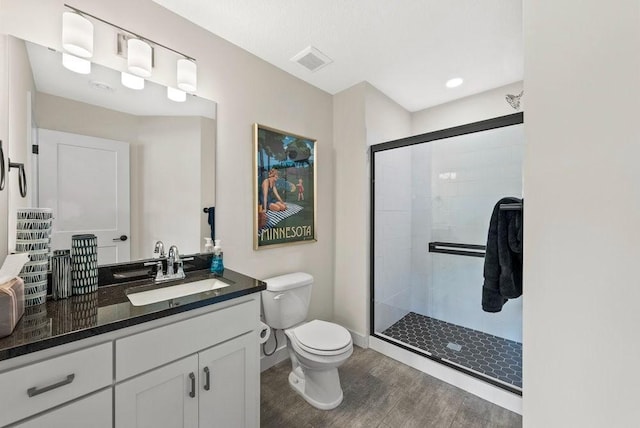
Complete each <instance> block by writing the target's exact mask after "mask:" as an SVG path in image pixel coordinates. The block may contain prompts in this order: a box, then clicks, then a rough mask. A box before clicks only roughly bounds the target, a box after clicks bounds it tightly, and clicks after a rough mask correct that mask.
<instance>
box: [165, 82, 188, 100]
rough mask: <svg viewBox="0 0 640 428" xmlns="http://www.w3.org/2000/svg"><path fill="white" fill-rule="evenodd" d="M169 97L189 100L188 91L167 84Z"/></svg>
mask: <svg viewBox="0 0 640 428" xmlns="http://www.w3.org/2000/svg"><path fill="white" fill-rule="evenodd" d="M167 98H169V99H170V100H171V101H175V102H177V103H182V102H184V101H186V100H187V93H186V92H185V91H181V90H180V89H176V88H172V87H171V86H167Z"/></svg>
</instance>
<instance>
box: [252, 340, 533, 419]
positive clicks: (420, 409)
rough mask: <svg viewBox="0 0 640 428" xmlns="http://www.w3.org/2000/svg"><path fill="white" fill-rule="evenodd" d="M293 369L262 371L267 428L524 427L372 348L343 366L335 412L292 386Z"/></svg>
mask: <svg viewBox="0 0 640 428" xmlns="http://www.w3.org/2000/svg"><path fill="white" fill-rule="evenodd" d="M290 370H291V364H290V362H289V361H288V360H287V361H284V362H282V363H280V364H278V365H276V366H274V367H272V368H270V369H269V370H266V371H264V372H263V373H262V376H261V400H260V422H261V427H262V428H269V427H274V428H276V427H277V428H288V427H295V428H298V427H301V428H302V427H304V428H311V427H313V428H320V427H348V428H351V427H367V428H373V427H379V428H404V427H421V428H423V427H436V428H441V427H442V428H445V427H446V428H467V427H473V428H475V427H480V428H485V427H487V428H488V427H491V428H512V427H521V426H522V417H521V416H520V415H518V414H516V413H513V412H510V411H508V410H505V409H503V408H502V407H499V406H496V405H494V404H491V403H489V402H487V401H484V400H482V399H480V398H478V397H476V396H475V395H471V394H469V393H467V392H465V391H463V390H461V389H459V388H456V387H454V386H451V385H449V384H447V383H445V382H442V381H440V380H438V379H436V378H434V377H431V376H429V375H426V374H424V373H422V372H420V371H418V370H415V369H413V368H411V367H409V366H406V365H404V364H402V363H399V362H397V361H395V360H393V359H391V358H388V357H386V356H384V355H382V354H380V353H378V352H376V351H373V350H371V349H362V348H358V347H354V352H353V355H352V356H351V358H349V360H348V361H347V362H346V363H345V364H344V365H343V366H342V367H340V369H339V371H340V380H341V384H342V390H343V392H344V401H343V402H342V404H341V405H340V406H339V407H338V408H336V409H334V410H329V411H324V410H318V409H316V408H314V407H312V406H311V405H309V404H307V402H306V401H304V399H302V397H300V396H299V395H298V394H296V393H295V392H294V391H293V389H291V387H290V386H289V383H288V380H287V377H288V375H289V371H290Z"/></svg>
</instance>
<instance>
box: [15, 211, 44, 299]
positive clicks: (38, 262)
mask: <svg viewBox="0 0 640 428" xmlns="http://www.w3.org/2000/svg"><path fill="white" fill-rule="evenodd" d="M52 219H53V210H52V209H51V208H18V209H17V223H16V251H17V252H19V253H28V254H29V262H28V263H26V264H25V265H24V267H23V268H22V271H21V272H20V277H21V278H22V279H23V280H24V294H25V296H24V305H25V307H30V306H36V305H40V304H43V303H44V302H45V301H46V300H47V270H48V269H49V246H50V242H51V228H52Z"/></svg>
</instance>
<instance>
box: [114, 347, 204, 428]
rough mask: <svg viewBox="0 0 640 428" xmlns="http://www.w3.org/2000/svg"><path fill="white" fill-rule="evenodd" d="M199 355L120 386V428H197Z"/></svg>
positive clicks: (117, 397) (117, 407)
mask: <svg viewBox="0 0 640 428" xmlns="http://www.w3.org/2000/svg"><path fill="white" fill-rule="evenodd" d="M197 370H198V356H197V355H191V356H189V357H185V358H183V359H181V360H178V361H176V362H174V363H171V364H167V365H166V366H163V367H160V368H157V369H155V370H152V371H150V372H148V373H145V374H143V375H140V376H138V377H135V378H133V379H130V380H128V381H126V382H123V383H121V384H118V385H116V393H115V415H116V424H115V426H116V428H133V427H135V428H157V427H163V428H183V427H185V428H196V427H197V426H198V392H199V391H198V371H197Z"/></svg>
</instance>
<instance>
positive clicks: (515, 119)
mask: <svg viewBox="0 0 640 428" xmlns="http://www.w3.org/2000/svg"><path fill="white" fill-rule="evenodd" d="M522 123H524V113H522V112H520V113H513V114H509V115H506V116H500V117H495V118H492V119H487V120H482V121H479V122H473V123H469V124H466V125H460V126H455V127H453V128H447V129H442V130H438V131H433V132H428V133H426V134H420V135H414V136H412V137H407V138H402V139H399V140H393V141H388V142H385V143H380V144H374V145H372V146H371V147H370V159H371V170H370V180H371V181H370V188H369V192H370V193H369V195H370V225H371V230H370V231H369V233H370V235H369V236H370V248H369V261H370V263H369V266H370V272H369V282H370V294H369V295H370V299H369V332H370V335H371V336H373V337H375V338H377V339H380V340H383V341H385V342H388V343H390V344H392V345H395V346H398V347H400V348H402V349H405V350H407V351H410V352H413V353H414V354H418V355H420V356H422V357H425V358H428V359H429V360H432V361H435V362H437V363H439V364H443V365H445V366H447V367H450V368H453V369H455V370H458V371H460V372H463V373H465V374H467V375H469V376H472V377H474V378H476V379H480V380H482V381H485V382H488V383H490V384H492V385H494V386H497V387H499V388H502V389H505V390H507V391H509V392H512V393H514V394H517V395H520V396H522V391H521V390H519V389H517V388H513V387H511V386H509V385H507V384H504V383H502V382H499V381H497V380H495V379H492V378H490V377H488V376H484V375H482V374H479V373H477V372H475V371H473V370H469V369H467V368H465V367H462V366H460V365H457V364H453V363H451V362H449V361H447V360H444V359H442V358H439V357H437V356H435V355H432V354H429V353H427V352H421V351H419V350H417V349H415V348H413V347H410V346H407V345H405V344H403V343H401V342H398V341H395V340H391V339H389V338H387V337H385V336H382V335H379V334H377V333H376V331H375V304H374V303H375V283H374V281H375V280H374V278H375V275H374V272H375V248H376V243H375V176H376V175H375V172H376V171H375V168H376V162H375V160H376V157H375V155H376V153H378V152H383V151H385V150H393V149H398V148H402V147H408V146H413V145H416V144H424V143H428V142H430V141H436V140H442V139H445V138H451V137H457V136H460V135H466V134H473V133H475V132H482V131H488V130H491V129H496V128H503V127H506V126H512V125H519V124H522Z"/></svg>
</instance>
